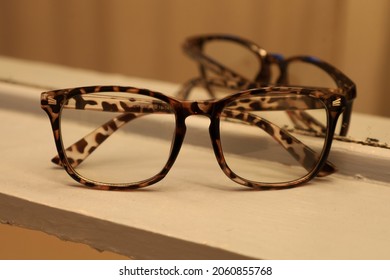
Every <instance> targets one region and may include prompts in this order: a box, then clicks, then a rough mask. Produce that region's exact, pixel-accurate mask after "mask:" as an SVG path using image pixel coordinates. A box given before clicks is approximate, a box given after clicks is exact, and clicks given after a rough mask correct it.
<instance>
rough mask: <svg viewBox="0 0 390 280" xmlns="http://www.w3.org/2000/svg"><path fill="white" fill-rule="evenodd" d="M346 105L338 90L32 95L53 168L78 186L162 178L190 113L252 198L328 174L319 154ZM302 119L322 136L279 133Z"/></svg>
mask: <svg viewBox="0 0 390 280" xmlns="http://www.w3.org/2000/svg"><path fill="white" fill-rule="evenodd" d="M226 81H227V80H224V81H223V82H224V83H225V82H226ZM349 102H350V100H349V99H348V95H346V94H345V92H344V91H343V89H342V88H336V89H326V88H311V87H286V86H272V87H270V86H268V87H258V88H255V89H248V90H243V91H239V92H238V93H235V94H231V95H228V96H226V97H224V98H221V99H218V100H207V101H182V100H179V99H177V98H173V97H170V96H167V95H165V94H162V93H159V92H155V91H150V90H147V89H139V88H134V87H123V86H91V87H79V88H70V89H61V90H53V91H48V92H43V93H42V95H41V106H42V108H43V110H44V111H45V112H46V113H47V114H48V116H49V119H50V122H51V126H52V130H53V134H54V140H55V144H56V148H57V151H58V156H56V157H54V158H53V160H52V161H53V162H54V163H56V164H58V165H62V166H63V167H64V168H65V170H66V172H67V173H68V174H69V175H70V176H71V177H72V178H73V179H75V180H76V181H78V182H80V183H81V184H83V185H85V186H87V187H91V188H96V189H103V190H128V189H136V188H142V187H146V186H149V185H151V184H154V183H156V182H158V181H160V180H161V179H163V178H164V177H165V176H166V174H167V173H168V171H169V170H170V168H171V167H172V165H173V164H174V162H175V160H176V158H177V156H178V153H179V151H180V148H181V146H182V143H183V141H184V138H185V135H186V130H187V127H186V119H187V118H188V117H190V116H196V115H198V116H205V117H207V118H208V119H209V122H207V125H208V130H209V135H210V139H211V145H212V148H213V150H214V154H215V157H216V159H217V161H218V164H219V166H220V167H221V169H222V170H223V172H224V173H225V174H226V175H227V176H228V177H229V178H230V179H231V180H233V181H234V182H236V183H238V184H241V185H244V186H247V187H252V188H256V189H260V190H268V189H284V188H292V187H296V186H299V185H301V184H303V183H305V182H308V181H309V180H311V179H313V178H314V177H315V176H326V175H329V174H332V173H333V172H335V171H336V169H335V167H334V166H333V165H332V164H331V163H330V162H328V161H327V156H328V153H329V150H330V147H331V143H332V139H333V135H334V131H335V127H336V123H337V119H338V117H339V115H340V114H341V113H342V112H344V111H345V109H346V107H347V106H348V104H349ZM286 112H287V113H288V114H286ZM304 113H307V114H310V116H313V120H314V119H315V121H321V123H322V124H323V126H324V131H323V133H324V135H325V137H323V138H313V137H307V136H305V135H303V134H297V133H295V132H290V131H288V130H287V129H286V127H285V123H286V122H288V121H290V120H289V119H288V118H287V119H286V116H288V115H299V114H301V115H302V114H304ZM199 119H200V121H201V122H202V121H203V120H204V119H205V118H204V117H203V118H199ZM194 149H197V152H199V153H202V152H203V151H204V150H205V149H206V148H203V147H194ZM200 176H201V174H200ZM204 179H205V180H206V179H207V178H204Z"/></svg>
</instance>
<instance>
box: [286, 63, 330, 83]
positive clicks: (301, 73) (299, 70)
mask: <svg viewBox="0 0 390 280" xmlns="http://www.w3.org/2000/svg"><path fill="white" fill-rule="evenodd" d="M287 71H288V73H287V74H288V80H289V84H290V85H294V86H315V87H324V88H335V87H337V85H336V83H335V82H334V80H333V78H332V77H331V76H330V75H329V74H328V73H327V72H325V71H324V70H322V69H321V68H320V67H318V66H316V65H314V64H310V63H307V62H302V61H292V62H290V64H289V65H288V70H287Z"/></svg>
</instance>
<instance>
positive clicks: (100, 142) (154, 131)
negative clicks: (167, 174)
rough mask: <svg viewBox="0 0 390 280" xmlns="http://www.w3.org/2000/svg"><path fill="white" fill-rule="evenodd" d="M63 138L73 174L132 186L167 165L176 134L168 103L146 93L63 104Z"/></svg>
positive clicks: (88, 97)
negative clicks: (144, 94) (74, 172)
mask: <svg viewBox="0 0 390 280" xmlns="http://www.w3.org/2000/svg"><path fill="white" fill-rule="evenodd" d="M60 125H61V127H60V128H61V136H62V140H63V146H64V149H66V151H65V153H66V156H67V158H68V161H69V163H70V164H72V166H73V168H74V170H75V171H76V172H77V173H78V174H79V175H80V176H81V177H84V178H86V179H89V180H92V181H96V182H100V183H106V184H129V183H135V182H139V181H143V180H146V179H149V178H151V177H153V176H155V175H156V174H158V173H159V172H160V171H161V170H162V168H163V167H164V166H165V164H166V162H167V160H168V158H169V155H170V151H171V144H172V142H173V138H174V131H175V115H174V113H173V109H172V108H171V107H170V105H169V104H167V103H165V102H163V101H161V100H158V99H155V98H152V97H148V96H143V95H137V94H129V93H117V92H115V93H109V92H107V93H96V94H95V93H94V94H83V95H77V96H75V97H73V98H71V99H70V100H68V102H67V104H65V105H64V106H63V109H62V114H61V124H60Z"/></svg>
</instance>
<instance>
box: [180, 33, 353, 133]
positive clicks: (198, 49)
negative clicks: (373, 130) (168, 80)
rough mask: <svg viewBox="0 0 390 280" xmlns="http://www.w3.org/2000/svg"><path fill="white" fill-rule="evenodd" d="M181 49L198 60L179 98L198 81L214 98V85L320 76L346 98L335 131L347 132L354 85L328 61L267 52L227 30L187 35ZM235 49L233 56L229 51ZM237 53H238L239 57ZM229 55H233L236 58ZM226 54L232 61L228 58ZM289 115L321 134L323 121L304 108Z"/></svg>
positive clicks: (303, 81)
mask: <svg viewBox="0 0 390 280" xmlns="http://www.w3.org/2000/svg"><path fill="white" fill-rule="evenodd" d="M232 48H233V49H232ZM183 50H184V52H185V53H186V54H187V55H189V56H190V57H191V58H192V59H194V60H195V61H196V62H197V63H198V64H199V73H200V75H199V77H197V78H195V79H192V80H190V81H188V82H187V83H186V84H185V86H184V87H183V88H182V90H181V91H180V93H179V97H180V98H183V99H188V97H189V94H190V92H191V90H193V89H194V87H196V86H199V85H200V86H203V87H204V88H205V89H206V90H207V92H208V94H209V96H210V97H212V98H215V97H216V90H215V88H225V89H226V88H230V89H232V90H235V91H237V90H246V89H250V88H256V87H262V86H269V85H270V84H274V85H279V86H280V85H283V86H287V85H299V86H303V85H306V86H312V87H313V86H314V87H319V86H321V85H320V83H321V82H322V81H321V78H322V80H324V78H328V80H329V78H330V80H331V81H332V82H333V84H334V85H335V87H337V88H339V89H341V90H340V91H341V92H342V94H343V95H345V97H346V100H347V103H346V107H345V110H344V112H343V117H342V124H341V127H340V131H339V133H338V135H340V136H345V135H347V132H348V128H349V123H350V118H351V113H352V105H353V100H354V99H355V98H356V86H355V84H354V83H353V82H352V81H351V80H350V79H349V78H348V77H347V76H346V75H344V74H343V73H342V72H341V71H340V70H338V69H336V68H335V67H334V66H332V65H331V64H329V63H327V62H325V61H322V60H320V59H318V58H316V57H313V56H302V55H301V56H292V57H289V58H284V57H283V56H282V55H280V54H274V53H268V52H267V51H266V50H265V49H263V48H261V47H260V46H258V45H257V44H255V43H254V42H252V41H249V40H247V39H244V38H240V37H237V36H233V35H227V34H212V35H202V36H194V37H190V38H188V39H187V40H186V41H185V43H184V45H183ZM235 53H236V54H237V55H236V56H234V55H233V54H235ZM220 54H222V57H221V55H220ZM239 54H241V55H242V57H241V58H240V57H239ZM244 54H245V56H244ZM223 56H224V57H223ZM231 57H235V58H236V62H234V58H233V59H232V58H231ZM237 57H238V58H237ZM229 58H230V60H233V62H232V61H229ZM248 61H249V62H251V63H248ZM248 68H249V69H250V68H252V69H251V71H249V73H248V71H246V70H247V69H248ZM275 68H276V69H275ZM324 75H325V77H324ZM297 76H298V79H297ZM299 78H300V79H299ZM289 116H290V118H291V120H292V121H293V123H294V126H295V128H296V129H298V130H301V131H306V132H307V131H310V132H316V133H317V134H322V133H323V132H324V130H325V126H324V125H323V124H321V123H319V122H317V121H313V118H312V117H311V116H310V115H307V114H306V113H304V112H302V113H301V114H296V113H294V114H293V113H291V112H290V113H289Z"/></svg>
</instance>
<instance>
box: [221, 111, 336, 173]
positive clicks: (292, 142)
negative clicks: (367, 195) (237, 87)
mask: <svg viewBox="0 0 390 280" xmlns="http://www.w3.org/2000/svg"><path fill="white" fill-rule="evenodd" d="M224 112H226V113H225V115H223V116H222V117H224V118H225V119H226V120H228V121H229V120H231V119H232V118H234V119H237V120H240V121H243V122H244V123H245V124H248V125H255V126H257V127H258V128H260V129H262V130H263V131H265V132H267V134H268V135H270V136H271V137H272V138H273V139H274V140H275V141H276V142H278V143H279V144H280V145H281V146H282V147H283V148H284V149H285V150H286V151H287V152H288V153H289V154H290V155H291V156H292V157H293V158H294V159H295V160H296V161H298V162H299V163H300V164H301V165H302V166H303V167H304V168H305V169H306V170H307V171H309V172H310V171H311V170H312V169H313V166H314V165H315V164H316V162H318V154H317V152H315V151H314V150H312V149H311V148H310V147H308V146H306V145H305V144H303V143H302V142H301V141H299V140H298V139H297V138H296V137H294V136H293V135H291V134H290V133H289V132H288V131H287V130H285V129H283V128H281V127H279V126H277V125H275V124H274V123H272V122H270V121H268V120H266V119H264V118H261V117H260V116H257V115H254V114H251V113H246V112H242V111H231V110H225V111H224ZM237 113H238V114H237ZM336 171H337V169H336V167H335V166H334V165H333V164H332V163H331V162H329V161H326V162H325V164H324V165H323V167H322V168H321V170H320V172H319V173H318V174H317V176H319V177H324V176H327V175H330V174H332V173H334V172H336Z"/></svg>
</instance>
